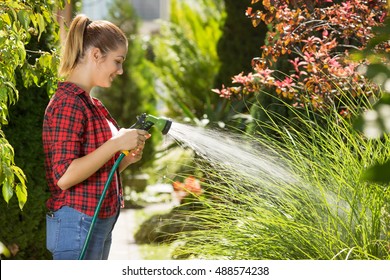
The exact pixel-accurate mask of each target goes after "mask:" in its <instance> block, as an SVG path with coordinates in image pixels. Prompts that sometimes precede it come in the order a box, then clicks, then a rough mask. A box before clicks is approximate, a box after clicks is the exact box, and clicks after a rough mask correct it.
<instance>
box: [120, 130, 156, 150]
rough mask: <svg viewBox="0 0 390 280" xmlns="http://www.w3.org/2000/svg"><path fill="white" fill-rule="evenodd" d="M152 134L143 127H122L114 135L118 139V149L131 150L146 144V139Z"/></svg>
mask: <svg viewBox="0 0 390 280" xmlns="http://www.w3.org/2000/svg"><path fill="white" fill-rule="evenodd" d="M149 137H150V134H149V133H148V132H147V131H145V130H142V129H127V128H121V129H120V130H119V131H118V133H117V134H116V135H115V136H113V137H112V140H114V141H116V147H117V150H118V151H131V150H134V149H137V148H139V147H141V146H142V148H143V145H145V141H146V140H147V139H148V138H149Z"/></svg>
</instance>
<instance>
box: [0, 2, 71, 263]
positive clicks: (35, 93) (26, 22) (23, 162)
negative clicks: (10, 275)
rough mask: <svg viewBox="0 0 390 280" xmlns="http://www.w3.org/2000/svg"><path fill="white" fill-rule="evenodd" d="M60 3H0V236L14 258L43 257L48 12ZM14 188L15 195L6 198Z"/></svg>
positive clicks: (52, 41)
mask: <svg viewBox="0 0 390 280" xmlns="http://www.w3.org/2000/svg"><path fill="white" fill-rule="evenodd" d="M63 4H64V2H63V1H44V0H42V1H8V0H6V1H2V2H0V34H1V36H0V49H1V50H2V51H1V53H0V83H1V84H2V85H4V86H2V87H1V89H0V102H1V114H2V123H1V125H2V126H1V128H2V132H1V136H2V137H1V148H0V151H1V168H0V175H1V176H0V177H1V185H2V194H3V198H4V200H1V202H0V209H1V211H0V213H1V214H0V225H1V230H0V241H1V242H4V243H5V245H7V247H8V248H9V251H10V252H11V255H15V254H16V253H17V252H18V251H19V253H18V254H16V255H15V256H11V257H12V258H17V259H42V258H47V256H48V255H47V251H46V249H45V246H44V244H45V226H44V218H45V200H46V198H47V194H46V192H45V191H46V182H45V179H44V169H43V161H42V158H43V151H42V142H41V126H42V117H43V112H44V109H45V107H46V104H47V102H48V99H49V98H48V97H49V95H50V94H52V93H53V92H54V90H55V88H56V81H57V75H56V73H57V64H58V54H57V51H56V47H57V44H58V39H59V29H58V25H57V23H56V19H55V14H54V13H53V11H54V8H55V7H62V6H63ZM8 141H9V142H8ZM27 186H28V188H27ZM27 191H28V198H29V199H28V200H27ZM14 193H16V197H17V199H11V197H12V196H13V194H14ZM21 209H23V211H20V210H21Z"/></svg>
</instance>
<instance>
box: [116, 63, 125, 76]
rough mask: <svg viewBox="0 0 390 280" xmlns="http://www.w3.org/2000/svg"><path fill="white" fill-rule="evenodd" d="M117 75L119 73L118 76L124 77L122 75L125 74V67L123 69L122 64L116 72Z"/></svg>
mask: <svg viewBox="0 0 390 280" xmlns="http://www.w3.org/2000/svg"><path fill="white" fill-rule="evenodd" d="M116 73H117V74H118V75H122V74H123V67H122V64H121V66H119V69H118V71H116Z"/></svg>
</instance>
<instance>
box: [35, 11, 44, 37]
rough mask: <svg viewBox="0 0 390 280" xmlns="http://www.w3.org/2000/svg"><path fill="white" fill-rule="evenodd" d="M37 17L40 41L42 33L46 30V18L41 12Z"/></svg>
mask: <svg viewBox="0 0 390 280" xmlns="http://www.w3.org/2000/svg"><path fill="white" fill-rule="evenodd" d="M36 17H37V23H38V27H39V35H38V41H39V39H40V38H41V35H42V33H43V32H44V31H45V19H44V17H43V15H41V14H37V15H36Z"/></svg>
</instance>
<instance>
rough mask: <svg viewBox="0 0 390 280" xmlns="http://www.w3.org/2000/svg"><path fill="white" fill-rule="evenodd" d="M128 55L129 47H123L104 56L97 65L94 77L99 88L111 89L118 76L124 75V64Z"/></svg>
mask: <svg viewBox="0 0 390 280" xmlns="http://www.w3.org/2000/svg"><path fill="white" fill-rule="evenodd" d="M126 54H127V47H125V46H121V47H119V48H118V49H117V50H115V51H109V52H108V53H107V54H106V55H105V56H102V57H101V58H100V59H99V60H98V63H97V67H96V72H95V74H96V75H94V80H95V83H94V84H95V85H96V86H99V87H104V88H107V87H110V86H111V84H112V82H113V80H114V78H115V77H116V76H117V75H122V74H123V68H122V66H123V62H124V61H125V58H126Z"/></svg>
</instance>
